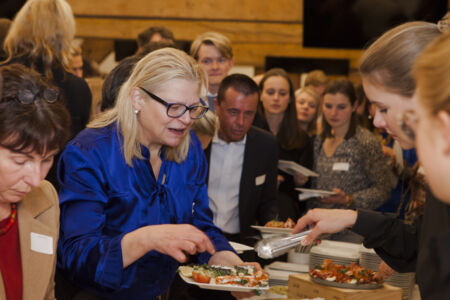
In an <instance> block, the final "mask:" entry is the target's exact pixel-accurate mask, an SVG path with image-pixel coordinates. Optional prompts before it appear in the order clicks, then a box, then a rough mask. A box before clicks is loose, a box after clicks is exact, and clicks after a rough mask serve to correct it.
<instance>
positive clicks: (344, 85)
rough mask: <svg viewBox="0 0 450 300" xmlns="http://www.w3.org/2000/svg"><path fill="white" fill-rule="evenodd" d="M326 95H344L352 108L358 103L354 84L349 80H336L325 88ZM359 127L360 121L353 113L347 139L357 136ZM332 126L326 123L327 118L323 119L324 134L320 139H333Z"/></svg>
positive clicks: (322, 133)
mask: <svg viewBox="0 0 450 300" xmlns="http://www.w3.org/2000/svg"><path fill="white" fill-rule="evenodd" d="M326 94H333V95H335V94H342V95H344V96H345V97H347V98H348V100H349V102H350V106H352V107H353V106H354V105H355V103H356V92H355V87H354V86H353V83H352V82H351V81H350V80H348V79H335V80H333V81H331V82H330V83H328V85H327V87H326V88H325V90H324V92H323V95H324V96H325V95H326ZM357 126H358V119H357V116H356V112H352V117H351V119H350V126H349V128H348V131H347V133H346V134H345V139H346V140H347V139H349V138H351V137H352V136H354V135H355V132H356V127H357ZM332 136H333V134H332V133H331V126H330V124H328V122H327V121H326V119H325V117H323V118H322V132H321V134H320V137H321V138H322V140H325V139H326V138H327V137H332Z"/></svg>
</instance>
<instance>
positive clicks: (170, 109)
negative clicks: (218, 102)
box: [139, 87, 209, 119]
mask: <svg viewBox="0 0 450 300" xmlns="http://www.w3.org/2000/svg"><path fill="white" fill-rule="evenodd" d="M139 88H140V89H141V90H143V91H144V92H145V93H146V94H147V95H149V96H150V97H151V98H153V99H154V100H156V101H158V102H159V103H161V104H163V105H165V106H166V107H167V111H166V113H167V116H169V117H171V118H179V117H181V116H182V115H184V113H185V112H186V111H189V116H190V117H191V119H200V118H201V117H203V115H204V114H205V113H206V112H207V111H208V109H209V108H208V107H206V106H202V105H192V106H187V105H185V104H182V103H168V102H166V101H164V100H163V99H161V98H159V97H158V96H156V95H155V94H152V93H150V92H149V91H147V90H146V89H144V88H143V87H139ZM200 102H202V103H204V101H203V100H202V99H200Z"/></svg>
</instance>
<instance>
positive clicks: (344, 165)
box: [333, 162, 350, 171]
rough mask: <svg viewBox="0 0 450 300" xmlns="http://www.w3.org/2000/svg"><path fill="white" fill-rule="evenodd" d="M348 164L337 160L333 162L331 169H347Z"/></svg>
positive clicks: (348, 167)
mask: <svg viewBox="0 0 450 300" xmlns="http://www.w3.org/2000/svg"><path fill="white" fill-rule="evenodd" d="M348 169H350V164H349V163H348V162H337V163H334V164H333V171H348Z"/></svg>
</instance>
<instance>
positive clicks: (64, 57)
mask: <svg viewBox="0 0 450 300" xmlns="http://www.w3.org/2000/svg"><path fill="white" fill-rule="evenodd" d="M74 35H75V19H74V17H73V13H72V9H71V8H70V5H69V4H68V3H67V2H66V1H65V0H29V1H27V2H26V3H25V5H24V6H23V7H22V8H21V9H20V11H19V12H18V13H17V15H16V17H15V18H14V20H13V22H12V24H11V27H10V29H9V31H8V35H7V36H6V38H5V42H4V49H5V53H6V56H7V59H6V61H5V62H4V64H11V63H19V64H22V65H25V66H27V67H29V68H31V69H34V70H35V71H37V72H38V73H40V74H42V75H43V76H44V77H46V78H47V79H49V80H51V82H52V83H53V84H54V85H56V86H57V87H58V88H59V89H60V92H61V94H62V96H63V98H64V104H65V105H66V108H67V110H68V111H69V114H70V117H71V120H72V122H71V128H70V129H71V136H72V137H73V136H75V135H76V134H77V133H78V132H80V131H81V130H82V129H84V128H85V127H86V124H87V123H88V121H89V116H90V112H91V102H92V100H91V98H92V96H91V92H90V90H89V87H88V85H87V84H86V82H85V81H84V80H83V79H82V78H78V77H76V76H75V75H74V74H72V73H71V72H72V70H71V67H70V51H71V47H72V41H73V38H74ZM47 179H48V180H49V181H50V182H51V183H52V184H53V185H54V186H55V187H56V188H58V180H57V178H56V164H55V165H54V167H52V168H51V169H50V171H49V175H48V176H47Z"/></svg>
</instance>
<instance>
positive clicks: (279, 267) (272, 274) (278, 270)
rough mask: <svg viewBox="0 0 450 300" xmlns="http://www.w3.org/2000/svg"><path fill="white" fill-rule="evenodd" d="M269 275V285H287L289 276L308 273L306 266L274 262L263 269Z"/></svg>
mask: <svg viewBox="0 0 450 300" xmlns="http://www.w3.org/2000/svg"><path fill="white" fill-rule="evenodd" d="M264 269H265V270H266V271H267V272H268V273H269V285H270V286H274V285H285V286H287V285H288V280H289V275H291V274H299V273H308V271H309V269H308V265H302V264H293V263H287V262H281V261H276V262H273V263H271V264H270V265H267V266H266V267H265V268H264Z"/></svg>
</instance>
